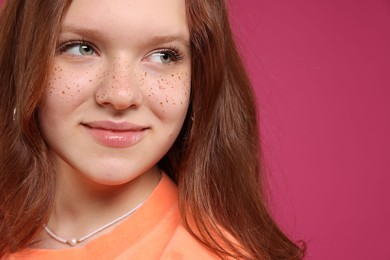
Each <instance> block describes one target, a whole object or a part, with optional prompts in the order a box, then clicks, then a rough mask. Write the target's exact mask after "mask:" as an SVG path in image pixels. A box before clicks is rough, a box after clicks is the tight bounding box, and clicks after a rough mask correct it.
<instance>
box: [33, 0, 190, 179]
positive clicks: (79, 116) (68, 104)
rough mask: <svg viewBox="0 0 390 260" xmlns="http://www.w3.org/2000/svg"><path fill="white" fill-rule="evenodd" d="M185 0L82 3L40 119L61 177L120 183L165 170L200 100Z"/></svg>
mask: <svg viewBox="0 0 390 260" xmlns="http://www.w3.org/2000/svg"><path fill="white" fill-rule="evenodd" d="M190 60H191V57H190V49H189V30H188V26H187V21H186V13H185V1H184V0H164V1H161V0H142V1H135V0H99V1H91V0H74V1H72V4H71V5H70V8H69V10H68V12H67V14H66V15H65V18H64V22H63V24H62V29H61V33H60V35H59V39H58V48H57V54H56V57H55V60H54V64H53V67H52V68H51V77H50V80H49V85H48V87H47V92H46V97H45V100H44V103H43V105H42V106H41V108H40V114H39V121H40V127H41V132H42V135H43V138H44V139H45V141H46V142H47V144H48V146H49V149H50V152H51V154H52V156H53V161H54V165H55V167H56V170H57V171H58V172H59V174H68V173H69V172H73V173H76V174H78V175H80V174H81V176H84V177H87V178H88V179H89V180H93V181H94V182H95V183H99V184H106V185H114V184H123V183H126V182H129V181H131V180H133V179H134V178H136V177H138V176H140V175H141V174H143V173H145V172H148V171H152V170H155V169H156V163H157V162H158V161H159V160H160V159H161V158H162V157H163V156H164V155H165V154H166V153H167V151H168V150H169V148H170V147H171V146H172V144H173V142H174V141H175V139H176V137H177V136H178V133H179V131H180V129H181V127H182V124H183V121H184V119H185V116H186V113H187V109H188V104H189V95H190V78H191V75H190V72H191V62H190Z"/></svg>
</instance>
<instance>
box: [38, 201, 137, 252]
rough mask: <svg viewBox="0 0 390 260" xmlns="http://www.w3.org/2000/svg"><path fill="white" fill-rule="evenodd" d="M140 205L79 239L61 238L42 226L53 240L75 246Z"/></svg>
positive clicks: (134, 209)
mask: <svg viewBox="0 0 390 260" xmlns="http://www.w3.org/2000/svg"><path fill="white" fill-rule="evenodd" d="M141 206H142V203H141V204H139V205H138V206H136V207H135V208H133V209H131V210H130V211H128V212H126V213H125V214H124V215H122V216H120V217H119V218H116V219H114V220H113V221H111V222H110V223H108V224H105V225H104V226H102V227H100V228H98V229H96V230H95V231H93V232H91V233H89V234H88V235H86V236H83V237H82V238H79V239H77V238H71V239H69V240H67V239H63V238H61V237H59V236H58V235H56V234H55V233H54V232H53V231H51V230H50V228H49V227H48V226H47V225H44V228H45V231H46V232H47V234H49V235H50V236H51V237H52V238H53V239H54V240H57V241H58V242H61V243H63V244H67V245H70V246H75V245H77V244H79V243H81V242H83V241H85V240H87V239H88V238H90V237H92V236H94V235H96V234H97V233H99V232H101V231H103V230H105V229H107V228H109V227H111V226H112V225H114V224H115V223H118V222H119V221H121V220H122V219H125V218H126V217H128V216H130V215H131V214H133V213H134V212H135V211H136V210H137V209H138V208H139V207H141Z"/></svg>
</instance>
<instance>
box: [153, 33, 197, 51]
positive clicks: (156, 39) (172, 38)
mask: <svg viewBox="0 0 390 260" xmlns="http://www.w3.org/2000/svg"><path fill="white" fill-rule="evenodd" d="M170 42H177V43H179V44H181V45H183V46H185V47H186V48H190V42H189V40H188V39H187V38H186V37H184V35H182V34H175V35H157V36H153V37H151V38H149V39H147V43H148V44H151V45H156V44H165V43H170Z"/></svg>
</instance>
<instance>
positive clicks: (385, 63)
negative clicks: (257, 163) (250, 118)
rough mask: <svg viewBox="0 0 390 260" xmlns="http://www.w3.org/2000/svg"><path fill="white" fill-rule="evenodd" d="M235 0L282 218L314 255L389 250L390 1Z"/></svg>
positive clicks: (359, 255) (387, 255) (365, 255)
mask: <svg viewBox="0 0 390 260" xmlns="http://www.w3.org/2000/svg"><path fill="white" fill-rule="evenodd" d="M1 2H2V1H1V0H0V3H1ZM230 2H231V7H232V8H231V10H232V13H231V17H232V21H233V27H234V31H235V34H236V36H237V41H238V44H239V46H240V47H241V49H242V50H243V56H244V58H245V61H246V64H247V66H248V69H249V72H250V76H251V78H252V81H253V83H254V87H255V89H256V94H257V96H258V99H259V101H260V102H259V103H260V105H259V107H260V110H261V127H262V135H263V143H264V144H263V146H264V157H265V159H266V165H267V168H268V173H269V183H270V186H271V190H272V201H271V205H272V208H273V209H274V214H275V217H276V218H277V220H278V221H279V222H280V224H281V225H282V226H283V228H284V229H285V230H286V231H287V232H288V233H289V234H290V235H291V236H292V237H293V238H295V239H303V240H305V241H306V242H307V244H308V257H307V259H315V260H317V259H318V260H321V259H324V260H325V259H326V260H329V259H336V260H337V259H343V260H344V259H354V260H360V259H361V260H363V259H364V260H366V259H380V260H381V259H390V246H389V242H390V238H389V235H390V224H389V223H388V222H389V221H390V205H389V199H388V198H390V189H389V188H388V187H389V186H390V176H389V173H390V170H389V169H390V167H389V166H390V163H389V161H390V134H389V133H390V115H389V112H390V102H389V99H390V91H389V87H390V86H389V85H390V84H389V83H390V73H389V70H390V2H389V1H388V0H370V1H369V0H366V1H363V0H355V1H350V0H317V1H311V0H245V1H239V0H230Z"/></svg>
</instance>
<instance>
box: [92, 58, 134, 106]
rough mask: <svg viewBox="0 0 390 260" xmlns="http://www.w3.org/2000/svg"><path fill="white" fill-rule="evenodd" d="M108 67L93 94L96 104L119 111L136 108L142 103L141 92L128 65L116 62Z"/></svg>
mask: <svg viewBox="0 0 390 260" xmlns="http://www.w3.org/2000/svg"><path fill="white" fill-rule="evenodd" d="M108 67H110V68H109V69H107V70H106V71H107V72H106V73H103V74H104V77H103V78H104V80H103V81H102V82H101V83H100V84H101V85H100V86H99V87H98V88H97V90H96V92H95V99H96V102H97V103H98V104H99V105H101V106H104V107H110V108H113V109H115V110H119V111H120V110H126V109H128V108H135V107H138V106H139V105H140V104H141V103H142V91H141V89H140V86H139V81H137V80H136V76H135V73H134V71H133V70H132V69H131V66H129V63H125V62H122V63H118V62H116V63H114V64H113V65H111V66H108Z"/></svg>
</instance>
